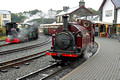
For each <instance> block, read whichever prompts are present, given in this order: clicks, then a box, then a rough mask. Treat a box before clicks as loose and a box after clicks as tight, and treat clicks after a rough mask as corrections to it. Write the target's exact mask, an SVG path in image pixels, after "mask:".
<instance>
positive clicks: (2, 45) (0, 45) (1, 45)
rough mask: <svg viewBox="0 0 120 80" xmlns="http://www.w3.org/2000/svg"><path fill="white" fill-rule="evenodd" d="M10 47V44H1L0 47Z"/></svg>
mask: <svg viewBox="0 0 120 80" xmlns="http://www.w3.org/2000/svg"><path fill="white" fill-rule="evenodd" d="M8 45H11V44H10V43H7V44H6V43H5V44H1V45H0V47H3V46H8Z"/></svg>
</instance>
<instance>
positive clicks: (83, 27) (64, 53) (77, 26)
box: [46, 16, 94, 61]
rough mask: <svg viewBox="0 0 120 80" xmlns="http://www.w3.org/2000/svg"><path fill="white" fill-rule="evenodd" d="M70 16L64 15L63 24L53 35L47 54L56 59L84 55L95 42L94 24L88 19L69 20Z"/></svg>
mask: <svg viewBox="0 0 120 80" xmlns="http://www.w3.org/2000/svg"><path fill="white" fill-rule="evenodd" d="M67 18H68V16H63V26H61V27H59V28H58V29H57V30H56V32H55V34H54V35H52V47H51V50H50V51H48V52H46V55H50V56H52V57H53V58H54V59H55V60H62V61H65V60H72V59H75V58H78V57H79V56H81V55H82V56H84V55H85V53H84V52H85V51H86V49H87V48H88V46H89V51H90V49H91V45H90V44H91V43H92V42H94V24H93V23H92V22H91V21H88V20H77V22H69V23H68V21H67Z"/></svg>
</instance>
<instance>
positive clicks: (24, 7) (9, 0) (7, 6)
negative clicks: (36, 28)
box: [0, 0, 103, 13]
mask: <svg viewBox="0 0 120 80" xmlns="http://www.w3.org/2000/svg"><path fill="white" fill-rule="evenodd" d="M79 1H80V0H1V2H0V3H1V4H0V10H8V11H11V12H13V13H18V12H23V11H29V10H34V9H38V10H42V11H47V10H49V9H51V8H52V9H53V10H61V9H62V8H63V6H69V7H70V8H72V7H77V6H79ZM84 1H85V7H87V8H88V7H90V8H93V9H95V10H98V9H99V7H100V5H101V3H102V1H103V0H84Z"/></svg>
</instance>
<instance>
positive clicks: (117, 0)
mask: <svg viewBox="0 0 120 80" xmlns="http://www.w3.org/2000/svg"><path fill="white" fill-rule="evenodd" d="M106 1H107V0H103V2H102V4H101V6H100V8H99V10H100V9H101V8H102V7H103V6H104V4H105V2H106ZM111 1H112V3H113V5H114V6H115V8H116V9H117V8H120V0H111Z"/></svg>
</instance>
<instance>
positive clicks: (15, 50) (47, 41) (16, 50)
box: [0, 37, 51, 55]
mask: <svg viewBox="0 0 120 80" xmlns="http://www.w3.org/2000/svg"><path fill="white" fill-rule="evenodd" d="M50 42H51V38H50V37H49V38H48V39H47V40H46V41H44V42H43V43H39V44H35V45H31V46H27V47H22V48H17V49H12V50H7V51H2V52H0V55H4V54H10V53H15V52H19V51H24V50H28V49H32V48H36V47H40V46H43V45H46V44H48V43H50Z"/></svg>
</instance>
